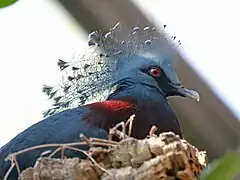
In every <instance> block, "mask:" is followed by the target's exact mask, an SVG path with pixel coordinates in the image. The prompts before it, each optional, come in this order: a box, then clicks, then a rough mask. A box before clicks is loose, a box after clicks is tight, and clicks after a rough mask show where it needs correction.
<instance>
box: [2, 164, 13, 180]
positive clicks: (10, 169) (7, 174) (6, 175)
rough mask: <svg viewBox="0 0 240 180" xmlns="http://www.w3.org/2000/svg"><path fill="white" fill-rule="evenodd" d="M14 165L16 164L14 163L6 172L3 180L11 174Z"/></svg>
mask: <svg viewBox="0 0 240 180" xmlns="http://www.w3.org/2000/svg"><path fill="white" fill-rule="evenodd" d="M14 166H15V164H14V163H12V164H11V166H10V168H9V169H8V171H7V172H6V174H5V176H4V178H3V180H7V178H8V176H9V174H10V173H11V172H12V170H13V168H14Z"/></svg>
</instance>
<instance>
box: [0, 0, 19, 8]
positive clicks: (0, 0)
mask: <svg viewBox="0 0 240 180" xmlns="http://www.w3.org/2000/svg"><path fill="white" fill-rule="evenodd" d="M15 2H17V0H0V8H3V7H6V6H9V5H11V4H13V3H15Z"/></svg>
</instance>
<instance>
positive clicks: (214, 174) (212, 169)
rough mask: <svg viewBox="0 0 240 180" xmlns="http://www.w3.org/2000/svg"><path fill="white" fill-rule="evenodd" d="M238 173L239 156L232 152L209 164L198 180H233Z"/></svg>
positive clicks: (239, 167) (239, 168) (239, 171)
mask: <svg viewBox="0 0 240 180" xmlns="http://www.w3.org/2000/svg"><path fill="white" fill-rule="evenodd" d="M238 173H240V154H239V153H237V152H232V153H229V154H227V155H225V156H224V157H222V158H221V159H219V160H217V161H215V162H213V163H211V164H210V165H209V167H208V168H207V169H205V170H204V171H203V173H202V175H201V177H200V180H234V178H235V177H236V176H237V175H238Z"/></svg>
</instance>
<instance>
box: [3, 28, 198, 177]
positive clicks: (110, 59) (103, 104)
mask: <svg viewBox="0 0 240 180" xmlns="http://www.w3.org/2000/svg"><path fill="white" fill-rule="evenodd" d="M116 28H117V26H115V27H114V28H113V29H111V30H110V32H108V33H106V34H103V35H101V34H98V33H96V32H94V33H92V34H91V35H90V37H91V39H90V41H89V45H91V46H93V45H94V46H95V47H94V48H97V50H96V51H97V52H95V53H93V54H90V56H88V57H82V58H81V59H80V60H79V61H78V62H77V63H68V62H65V61H62V60H60V61H59V63H58V65H59V66H60V69H61V70H65V69H69V68H70V69H71V70H72V75H71V76H67V79H66V80H65V81H64V83H63V84H64V86H63V88H56V87H50V86H45V88H44V92H45V93H46V94H48V95H49V97H50V98H52V99H54V101H55V105H54V107H53V109H50V110H49V111H48V112H47V113H46V114H45V115H50V116H49V117H47V118H46V119H44V120H42V121H40V122H38V123H36V124H35V125H33V126H31V127H30V128H28V129H26V130H25V131H24V132H22V133H20V134H19V135H17V136H16V137H15V138H14V139H13V140H11V141H10V142H9V143H8V144H6V145H5V146H3V147H2V148H1V149H0V178H2V177H3V175H4V173H5V172H6V170H7V169H8V168H9V166H10V164H9V163H6V162H4V161H3V159H4V158H5V157H6V156H7V155H8V154H10V153H13V152H16V151H19V150H22V149H25V148H28V147H31V146H36V145H40V144H49V143H70V142H76V141H79V140H80V138H79V134H80V133H83V134H84V135H85V136H87V137H98V138H105V139H106V138H107V132H108V130H109V128H111V127H113V126H114V125H116V124H117V123H119V122H121V121H125V120H127V119H128V118H129V117H130V116H131V115H132V114H135V120H134V121H133V129H132V134H131V135H132V136H133V137H136V138H144V137H146V136H147V134H148V132H149V130H150V128H151V127H152V126H153V125H155V126H157V128H158V133H160V132H165V131H173V132H174V133H176V134H178V135H179V136H180V137H182V136H183V134H182V130H181V126H180V124H179V122H178V119H177V117H176V115H175V113H174V111H173V109H172V108H171V106H170V105H169V103H168V101H167V97H169V96H183V97H191V98H194V99H197V100H199V95H198V93H197V92H195V91H192V90H188V89H186V88H184V87H183V86H182V85H181V83H180V81H179V79H178V77H177V74H176V72H175V69H174V66H173V62H172V58H173V57H172V54H171V52H167V50H164V47H162V46H161V43H159V42H158V41H157V40H159V39H157V38H154V36H153V35H151V36H148V34H147V31H150V30H151V33H153V31H154V29H153V28H146V27H145V28H139V27H138V28H133V31H132V30H131V33H130V36H129V39H127V40H124V41H123V40H121V41H120V40H118V41H117V42H118V43H117V44H114V43H113V41H112V39H115V40H116V38H115V34H116V33H115V31H116ZM114 33H115V34H114ZM137 35H138V36H137ZM109 38H110V39H111V41H110V40H109ZM155 40H156V42H155ZM101 47H104V50H105V52H106V54H102V53H100V54H99V53H98V52H99V51H98V50H99V49H98V48H101ZM61 87H62V86H61ZM106 90H109V91H108V93H107V97H106V98H105V99H104V100H103V101H95V102H92V103H88V104H85V103H86V102H87V100H89V99H91V98H92V97H94V98H95V97H97V95H99V94H100V95H102V94H103V93H104V92H105V91H106ZM61 108H70V109H69V110H65V111H63V112H60V113H57V111H58V110H59V109H61ZM86 148H87V147H86ZM42 151H44V150H39V151H38V150H34V151H30V152H28V153H25V154H23V155H22V156H21V157H20V156H19V157H17V159H18V161H19V164H20V167H21V169H24V168H26V167H28V166H32V165H33V163H34V161H35V160H36V158H37V157H38V156H39V155H40V154H41V152H42ZM66 155H67V156H68V157H72V156H78V155H79V153H76V152H75V153H74V152H72V151H67V154H66ZM16 176H17V173H16V171H15V172H13V173H12V174H11V176H10V179H14V178H15V177H16Z"/></svg>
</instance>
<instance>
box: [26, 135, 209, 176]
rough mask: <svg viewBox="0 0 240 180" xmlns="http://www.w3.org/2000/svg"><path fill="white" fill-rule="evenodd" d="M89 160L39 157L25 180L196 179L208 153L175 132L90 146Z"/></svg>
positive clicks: (27, 170)
mask: <svg viewBox="0 0 240 180" xmlns="http://www.w3.org/2000/svg"><path fill="white" fill-rule="evenodd" d="M88 153H89V157H91V159H89V160H80V159H78V158H69V159H54V158H39V159H38V160H37V162H36V164H35V166H34V167H33V168H28V169H26V170H25V171H23V172H22V173H21V179H22V180H33V179H34V180H42V179H44V180H53V179H57V180H80V179H81V180H98V179H101V180H112V179H114V180H128V179H132V180H135V179H137V180H147V179H151V180H154V179H161V180H174V179H179V180H195V179H197V177H198V175H199V173H200V172H201V170H202V169H203V168H204V167H206V153H205V152H200V151H198V150H197V149H196V148H195V147H194V146H192V145H190V144H189V143H188V142H187V141H186V140H183V139H180V138H179V137H178V136H176V135H175V134H174V133H171V132H167V133H162V134H160V135H159V136H156V135H154V136H151V137H149V138H146V139H144V140H137V139H134V138H127V139H124V140H122V141H121V142H119V143H118V145H115V146H111V148H109V149H103V148H90V150H89V152H88Z"/></svg>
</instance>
